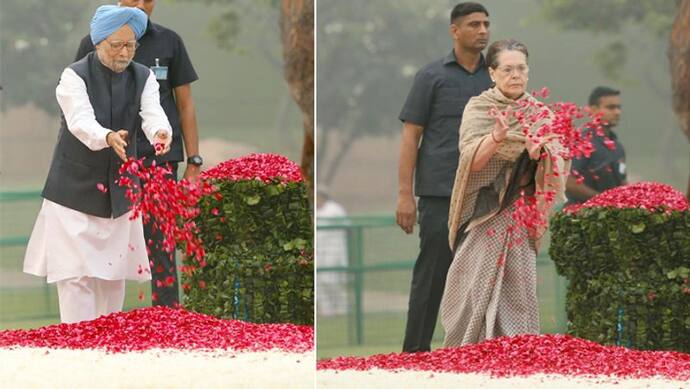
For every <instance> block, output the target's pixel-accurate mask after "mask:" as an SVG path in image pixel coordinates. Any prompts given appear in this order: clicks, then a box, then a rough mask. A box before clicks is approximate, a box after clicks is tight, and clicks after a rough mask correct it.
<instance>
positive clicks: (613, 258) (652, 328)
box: [549, 207, 690, 352]
mask: <svg viewBox="0 0 690 389" xmlns="http://www.w3.org/2000/svg"><path fill="white" fill-rule="evenodd" d="M551 231H552V235H551V246H550V250H549V254H550V256H551V258H552V259H553V261H554V262H555V263H556V270H557V271H558V273H559V274H561V275H563V276H565V277H566V278H567V279H568V281H569V286H568V295H567V302H566V311H567V315H568V320H569V330H568V331H569V333H570V334H571V335H574V336H578V337H582V338H586V339H590V340H594V341H597V342H600V343H605V344H620V345H624V346H632V347H635V348H639V349H667V350H678V351H683V352H690V285H689V284H688V277H689V276H690V212H688V211H682V212H681V211H673V212H663V211H655V212H649V211H646V210H642V209H617V208H610V207H606V208H604V207H602V208H583V209H581V210H579V211H578V212H577V213H575V214H567V213H564V212H559V213H557V214H556V215H555V216H554V217H553V218H552V220H551Z"/></svg>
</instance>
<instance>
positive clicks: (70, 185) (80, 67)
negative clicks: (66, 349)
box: [24, 5, 172, 323]
mask: <svg viewBox="0 0 690 389" xmlns="http://www.w3.org/2000/svg"><path fill="white" fill-rule="evenodd" d="M146 23H147V17H146V14H145V13H144V12H142V11H141V10H139V9H136V8H127V7H117V6H110V5H106V6H102V7H100V8H98V10H97V11H96V14H95V15H94V17H93V20H92V21H91V39H92V40H93V43H94V45H95V47H96V51H95V52H92V53H90V54H88V55H87V56H85V57H84V58H82V59H81V60H79V61H77V62H75V63H73V64H71V65H70V66H68V67H67V68H66V69H65V70H64V71H63V72H62V75H61V77H60V82H59V84H58V86H57V88H56V90H55V94H56V97H57V101H58V104H59V105H60V109H61V110H62V123H61V128H60V132H59V134H58V140H57V145H56V146H55V151H54V154H53V160H52V163H51V165H50V171H49V173H48V178H47V179H46V183H45V186H44V188H43V193H42V196H43V198H44V200H43V205H42V207H41V210H40V212H39V214H38V218H37V220H36V224H35V225H34V230H33V232H32V234H31V238H30V240H29V244H28V246H27V250H26V256H25V258H24V271H25V272H26V273H29V274H33V275H37V276H41V277H47V282H48V283H57V290H58V300H59V306H60V318H61V320H62V322H63V323H73V322H78V321H83V320H92V319H95V318H97V317H98V316H100V315H104V314H108V313H111V312H116V311H120V310H122V306H123V303H124V295H125V280H126V279H131V280H138V281H146V280H150V278H151V275H150V274H151V271H150V267H149V260H148V256H147V251H146V243H145V241H144V233H143V227H142V221H141V217H138V218H134V219H132V220H130V216H131V211H130V209H129V208H130V204H129V201H128V200H127V198H126V197H125V189H124V188H122V187H119V186H118V185H117V183H116V182H117V179H118V178H119V173H118V170H119V168H120V166H121V164H122V163H123V161H125V160H127V158H128V157H131V156H135V155H136V147H137V138H138V137H141V136H145V137H146V138H147V139H148V140H149V142H150V143H151V144H156V143H162V144H163V147H162V148H160V147H159V151H158V153H159V154H163V153H166V152H167V151H168V150H169V148H170V142H171V139H172V137H171V136H172V129H171V127H170V123H169V121H168V118H167V117H166V116H165V113H164V111H163V109H162V107H161V105H160V102H159V94H158V82H157V81H156V77H155V75H154V74H153V72H152V71H151V70H150V69H149V68H147V67H145V66H143V65H140V64H138V63H136V62H132V57H133V56H134V51H135V50H136V47H137V41H136V40H137V39H138V38H140V37H141V36H142V34H143V33H144V30H145V28H146Z"/></svg>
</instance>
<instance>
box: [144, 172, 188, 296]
mask: <svg viewBox="0 0 690 389" xmlns="http://www.w3.org/2000/svg"><path fill="white" fill-rule="evenodd" d="M148 162H149V161H147V163H148ZM169 165H170V168H171V169H172V175H171V176H170V178H173V179H175V181H177V162H169ZM143 186H145V184H143ZM144 239H146V242H147V245H148V247H149V250H150V254H149V261H151V262H152V263H153V266H151V295H152V298H151V303H152V305H154V306H156V305H164V306H168V307H173V306H175V305H177V304H179V302H180V298H179V282H178V280H177V266H176V263H175V252H174V251H173V252H172V253H168V252H167V251H165V250H163V233H161V232H160V231H159V230H155V231H154V230H153V220H150V221H149V223H146V224H144ZM149 241H150V242H151V243H150V244H149V243H148V242H149ZM170 276H172V277H173V279H174V280H175V281H174V282H173V283H172V285H170V286H168V284H167V283H166V279H167V278H168V277H170ZM153 296H155V299H154V298H153Z"/></svg>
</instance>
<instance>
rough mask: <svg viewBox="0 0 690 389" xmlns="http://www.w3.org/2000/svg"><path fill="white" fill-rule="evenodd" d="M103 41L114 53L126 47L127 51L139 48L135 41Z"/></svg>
mask: <svg viewBox="0 0 690 389" xmlns="http://www.w3.org/2000/svg"><path fill="white" fill-rule="evenodd" d="M105 41H106V42H108V45H110V48H111V49H113V50H115V51H120V50H122V48H123V47H126V48H127V50H129V51H134V50H136V49H137V48H138V47H139V42H137V41H109V40H107V39H106V40H105Z"/></svg>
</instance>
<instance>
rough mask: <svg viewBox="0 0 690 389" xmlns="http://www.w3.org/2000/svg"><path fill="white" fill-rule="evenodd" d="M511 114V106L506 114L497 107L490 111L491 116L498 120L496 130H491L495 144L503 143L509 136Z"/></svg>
mask: <svg viewBox="0 0 690 389" xmlns="http://www.w3.org/2000/svg"><path fill="white" fill-rule="evenodd" d="M511 114H512V112H511V109H510V106H509V107H508V109H506V110H505V111H504V112H501V111H499V110H498V108H497V107H496V106H495V105H494V106H493V108H491V109H490V110H489V116H490V117H492V118H494V119H496V124H495V125H494V129H493V130H491V139H492V140H493V141H494V142H495V143H501V142H503V141H504V140H505V139H506V137H507V136H508V128H510V127H509V126H508V121H509V120H510V115H511Z"/></svg>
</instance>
